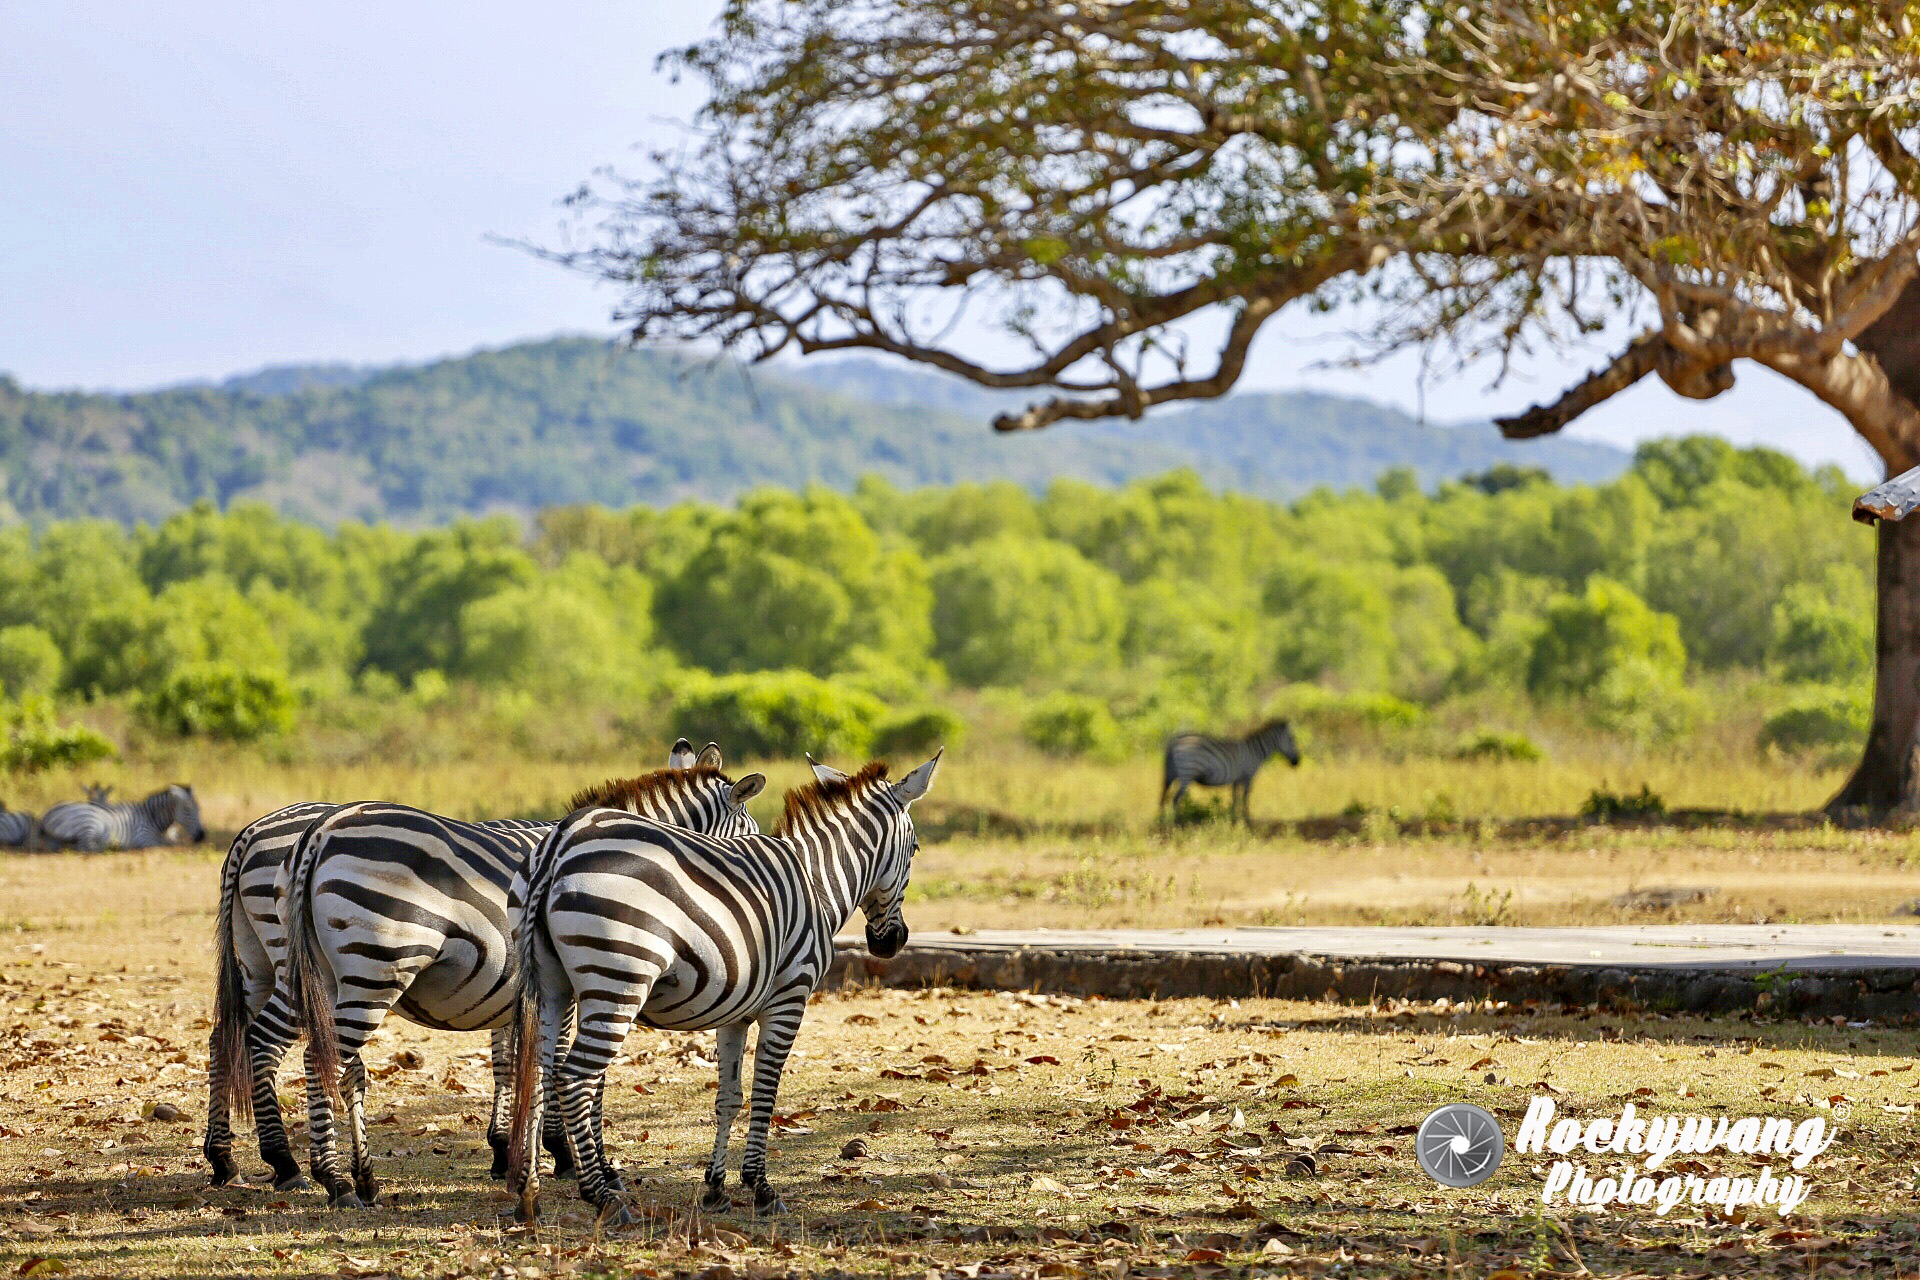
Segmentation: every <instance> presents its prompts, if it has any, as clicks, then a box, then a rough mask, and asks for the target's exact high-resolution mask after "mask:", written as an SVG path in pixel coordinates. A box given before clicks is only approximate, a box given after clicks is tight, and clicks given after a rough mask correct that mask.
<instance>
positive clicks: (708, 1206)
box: [700, 1022, 747, 1213]
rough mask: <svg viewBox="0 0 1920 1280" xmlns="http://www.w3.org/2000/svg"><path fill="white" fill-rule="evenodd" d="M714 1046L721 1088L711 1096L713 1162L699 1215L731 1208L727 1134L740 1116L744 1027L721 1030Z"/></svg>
mask: <svg viewBox="0 0 1920 1280" xmlns="http://www.w3.org/2000/svg"><path fill="white" fill-rule="evenodd" d="M716 1043H717V1044H718V1046H719V1053H720V1064H719V1067H720V1087H719V1089H718V1090H717V1091H716V1092H715V1093H714V1095H713V1159H711V1160H709V1161H708V1162H707V1191H706V1194H705V1195H703V1196H701V1197H700V1212H702V1213H725V1212H727V1211H728V1210H729V1209H731V1208H733V1200H732V1198H731V1197H729V1196H728V1195H727V1135H728V1134H729V1133H731V1132H732V1130H733V1118H734V1117H735V1116H737V1115H739V1114H740V1060H741V1059H742V1058H744V1057H746V1056H747V1024H746V1023H745V1022H736V1023H733V1024H732V1025H731V1026H725V1027H721V1028H720V1030H719V1032H718V1034H717V1036H716Z"/></svg>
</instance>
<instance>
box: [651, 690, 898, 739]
mask: <svg viewBox="0 0 1920 1280" xmlns="http://www.w3.org/2000/svg"><path fill="white" fill-rule="evenodd" d="M886 710H887V708H886V704H885V703H883V702H881V701H880V700H879V699H878V698H876V697H874V696H873V695H872V694H869V693H863V692H861V691H860V690H858V689H850V688H847V687H846V686H844V685H840V684H835V683H834V682H833V681H831V680H822V679H821V678H820V677H818V676H815V675H809V674H808V673H807V672H805V671H754V672H747V673H744V674H741V675H731V676H703V675H702V676H693V677H691V678H689V679H688V680H687V681H686V683H685V684H684V685H682V686H681V688H680V689H679V691H678V693H677V694H676V696H675V697H674V703H673V732H674V733H676V734H679V735H682V736H685V737H687V738H690V739H692V740H693V741H695V742H706V741H708V740H713V741H717V742H720V743H722V744H724V745H725V747H726V750H727V752H728V753H729V754H730V755H732V754H737V755H739V756H743V757H753V756H757V757H763V758H764V757H772V756H797V755H799V754H800V753H801V752H803V751H811V752H812V753H813V754H814V755H816V756H828V755H834V756H865V755H866V754H867V753H868V751H869V750H870V749H871V747H872V745H873V735H874V728H875V726H876V725H878V724H879V722H880V719H881V717H882V716H884V715H885V714H886Z"/></svg>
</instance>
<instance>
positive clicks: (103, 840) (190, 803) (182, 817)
mask: <svg viewBox="0 0 1920 1280" xmlns="http://www.w3.org/2000/svg"><path fill="white" fill-rule="evenodd" d="M40 838H41V841H42V842H43V843H44V844H46V845H47V846H48V847H50V848H54V849H79V850H82V851H83V852H86V853H99V852H100V851H101V850H103V849H151V848H153V847H154V846H156V845H163V844H198V843H199V842H200V841H202V840H205V839H206V838H207V829H206V828H205V827H204V826H202V825H200V804H199V802H198V801H196V800H195V799H194V798H193V788H192V787H185V786H181V785H180V784H179V783H175V784H174V785H173V786H170V787H168V788H167V789H166V790H164V791H156V792H154V793H153V794H152V795H150V796H148V797H147V798H146V799H145V800H136V801H134V802H133V803H131V804H94V803H92V802H90V801H73V802H70V803H68V804H57V805H55V806H53V808H51V809H49V810H47V811H46V813H44V814H42V815H41V817H40Z"/></svg>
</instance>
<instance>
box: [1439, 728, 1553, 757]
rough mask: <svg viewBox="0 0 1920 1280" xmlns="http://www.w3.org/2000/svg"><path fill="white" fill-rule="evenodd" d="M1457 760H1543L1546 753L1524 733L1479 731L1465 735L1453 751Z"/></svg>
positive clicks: (1496, 730)
mask: <svg viewBox="0 0 1920 1280" xmlns="http://www.w3.org/2000/svg"><path fill="white" fill-rule="evenodd" d="M1453 755H1454V758H1455V759H1458V760H1528V761H1531V760H1544V759H1546V755H1547V753H1546V752H1544V751H1542V750H1541V749H1540V746H1539V744H1538V743H1536V742H1534V740H1533V739H1532V738H1529V737H1528V736H1527V735H1526V734H1524V733H1516V732H1513V731H1511V730H1507V729H1480V730H1478V731H1476V732H1473V733H1469V734H1465V735H1464V736H1462V737H1461V739H1460V741H1459V743H1458V744H1457V745H1456V746H1455V747H1454V749H1453Z"/></svg>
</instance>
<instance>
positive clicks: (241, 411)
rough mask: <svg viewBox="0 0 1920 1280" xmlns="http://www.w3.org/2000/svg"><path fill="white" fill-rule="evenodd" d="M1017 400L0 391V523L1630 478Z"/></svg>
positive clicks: (643, 384)
mask: <svg viewBox="0 0 1920 1280" xmlns="http://www.w3.org/2000/svg"><path fill="white" fill-rule="evenodd" d="M1026 398H1029V397H1028V396H1027V395H1025V394H1014V395H1004V394H996V393H993V392H987V391H981V390H979V389H976V388H973V387H972V386H971V385H970V384H965V383H960V382H958V381H957V380H953V379H947V378H944V377H936V376H935V375H931V374H927V373H924V372H921V371H919V370H911V369H899V368H890V367H887V366H882V365H879V364H878V362H872V361H867V362H861V361H837V362H832V363H822V364H814V365H790V366H779V367H775V368H773V369H771V370H769V369H767V368H765V367H761V368H756V369H752V370H748V369H746V368H743V367H742V366H740V365H738V364H736V363H733V362H731V361H725V360H719V361H716V360H706V359H697V358H694V357H691V356H687V355H683V354H677V353H673V352H668V351H662V350H654V349H639V350H630V349H626V348H623V347H619V346H616V345H614V344H611V343H607V342H604V341H600V340H597V339H592V338H579V337H561V338H552V339H545V340H541V341H536V342H523V343H517V344H513V345H511V346H506V347H501V348H496V349H490V350H481V351H477V352H474V353H471V354H469V355H466V356H459V357H451V358H447V359H442V360H435V361H428V362H425V363H421V364H405V365H391V366H382V367H368V366H353V365H345V364H325V363H316V364H311V365H279V366H271V367H269V368H266V369H261V370H256V371H254V372H252V373H248V374H238V375H235V376H234V377H231V378H228V379H225V380H223V381H220V382H217V383H197V384H191V385H186V386H178V387H169V388H163V389H160V390H157V391H148V392H135V393H91V392H81V391H55V392H38V391H30V390H26V389H24V388H22V387H21V386H20V385H19V384H18V383H17V382H14V381H13V380H11V379H9V378H6V377H4V376H0V520H7V521H18V520H29V521H44V520H50V519H59V518H73V517H77V516H94V517H101V518H106V519H110V520H117V521H120V522H122V523H134V522H139V521H154V520H159V519H163V518H165V516H166V515H168V514H170V513H171V512H173V511H176V510H179V509H180V508H182V507H184V506H187V505H190V504H191V503H193V502H195V501H199V500H209V501H213V502H216V503H218V504H221V505H226V504H228V503H231V502H234V501H241V500H247V499H254V500H259V501H264V502H267V503H268V504H269V505H272V506H274V507H276V508H277V509H279V510H281V511H283V512H286V513H288V514H291V515H297V516H302V517H305V518H309V519H313V520H316V521H319V522H322V523H328V524H332V523H336V522H338V521H340V520H343V519H365V520H391V521H395V522H398V523H403V524H415V525H417V524H431V523H438V522H442V521H445V520H448V519H453V518H456V517H459V516H463V515H470V514H479V513H484V512H493V511H510V512H515V513H526V512H531V511H533V510H536V509H538V508H540V507H545V506H551V505H558V504H563V503H573V502H597V503H603V504H606V505H611V506H626V505H632V504H635V503H647V504H655V505H658V504H663V503H670V502H674V501H679V500H683V499H700V500H706V501H718V502H724V501H730V500H732V499H733V498H735V497H737V496H738V495H739V494H740V493H742V492H745V491H747V490H749V489H752V488H755V487H759V486H764V485H780V486H786V487H798V486H801V485H806V484H823V485H827V486H829V487H832V488H838V489H847V488H850V487H851V486H852V485H853V484H854V483H855V481H856V480H857V479H858V478H859V477H860V476H861V475H863V474H867V473H875V474H879V475H881V476H883V477H885V478H886V479H888V480H889V481H891V482H893V483H895V484H898V485H901V486H902V487H919V486H922V485H932V484H951V483H955V482H959V481H981V480H993V479H1004V480H1011V481H1013V482H1014V483H1017V484H1021V485H1023V486H1026V487H1028V488H1032V489H1039V488H1043V487H1044V486H1045V485H1046V484H1047V483H1048V482H1050V481H1051V480H1053V479H1055V478H1058V477H1062V476H1073V477H1078V478H1081V479H1085V480H1089V481H1092V482H1094V483H1098V484H1105V485H1113V484H1121V483H1124V482H1126V481H1128V480H1131V479H1133V478H1136V477H1138V476H1143V475H1150V474H1157V473H1159V472H1164V471H1167V470H1170V469H1173V468H1175V467H1182V466H1190V467H1192V468H1194V469H1195V470H1196V471H1197V472H1199V474H1200V475H1201V476H1202V477H1203V478H1204V479H1206V480H1207V482H1208V483H1209V484H1212V485H1214V486H1215V487H1218V488H1226V489H1235V490H1239V491H1242V492H1246V493H1250V494H1255V495H1258V496H1262V497H1269V498H1283V499H1284V498H1293V497H1297V496H1300V495H1301V494H1304V493H1305V492H1307V491H1309V490H1311V489H1313V488H1315V487H1317V486H1320V485H1331V486H1333V487H1336V488H1346V487H1353V486H1365V485H1369V484H1371V483H1372V482H1373V481H1374V479H1375V478H1376V477H1377V476H1378V474H1379V472H1380V471H1381V470H1383V469H1384V468H1385V467H1387V466H1391V465H1397V464H1407V465H1411V466H1413V467H1414V469H1415V471H1416V472H1417V473H1418V474H1419V475H1420V478H1421V481H1422V483H1423V484H1425V485H1428V486H1431V485H1433V484H1435V483H1438V482H1439V481H1440V480H1443V479H1450V478H1453V477H1455V476H1458V475H1460V474H1462V473H1464V472H1468V471H1475V470H1484V469H1485V468H1486V467H1489V466H1492V465H1495V464H1497V463H1500V462H1514V463H1519V464H1521V465H1538V466H1542V467H1545V468H1546V469H1547V470H1549V471H1551V472H1553V473H1554V475H1555V476H1556V477H1557V478H1559V479H1561V480H1562V481H1566V482H1589V483H1590V482H1597V481H1602V480H1606V479H1609V478H1611V477H1612V476H1614V475H1617V474H1618V473H1619V472H1620V471H1622V470H1624V469H1625V467H1626V465H1627V463H1628V461H1629V457H1628V455H1627V454H1626V453H1624V452H1623V451H1621V450H1617V449H1612V448H1609V447H1607V446H1603V445H1595V444H1589V443H1585V442H1580V441H1572V440H1546V441H1539V442H1529V443H1525V444H1519V443H1514V442H1508V441H1503V440H1501V439H1500V438H1499V436H1498V434H1497V432H1495V431H1494V430H1493V428H1492V427H1490V426H1486V425H1483V424H1468V425H1464V426H1426V425H1422V424H1420V423H1417V422H1415V421H1414V420H1413V419H1412V418H1410V417H1408V416H1407V415H1405V414H1403V413H1400V412H1399V411H1398V410H1394V409H1390V408H1386V407H1383V406H1379V405H1375V404H1371V403H1370V402H1366V401H1360V400H1351V399H1346V398H1342V397H1337V396H1327V395H1322V394H1319V393H1286V392H1272V393H1255V394H1243V395H1238V396H1233V397H1229V398H1227V399H1225V400H1221V401H1216V402H1212V403H1208V404H1203V405H1199V406H1196V407H1192V408H1185V409H1181V410H1176V411H1172V412H1167V413H1164V414H1159V415H1155V416H1153V417H1151V418H1148V419H1146V420H1145V421H1144V422H1138V423H1129V422H1099V423H1073V424H1067V425H1063V426H1061V427H1055V428H1051V429H1049V430H1048V431H1045V432H1035V433H1025V434H1020V435H999V434H996V433H994V432H993V431H992V430H990V428H989V426H988V420H989V419H990V417H991V415H992V413H993V412H997V411H999V409H1000V408H1002V407H1004V406H1005V405H1006V404H1008V403H1010V402H1019V401H1023V400H1024V399H1026Z"/></svg>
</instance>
